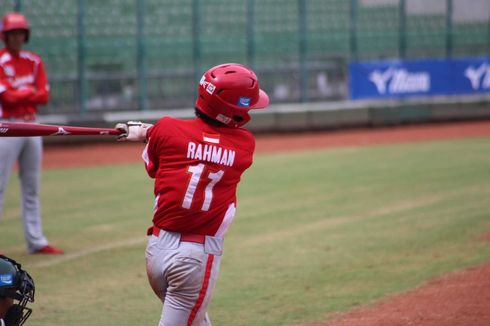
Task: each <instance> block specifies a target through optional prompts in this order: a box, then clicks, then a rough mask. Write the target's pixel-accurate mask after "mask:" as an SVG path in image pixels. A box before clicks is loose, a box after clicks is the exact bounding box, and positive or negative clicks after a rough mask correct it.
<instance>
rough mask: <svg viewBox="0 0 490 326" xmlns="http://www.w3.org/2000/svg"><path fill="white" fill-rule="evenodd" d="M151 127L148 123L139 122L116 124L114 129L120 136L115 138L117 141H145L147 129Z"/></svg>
mask: <svg viewBox="0 0 490 326" xmlns="http://www.w3.org/2000/svg"><path fill="white" fill-rule="evenodd" d="M150 127H153V125H152V124H150V123H143V122H141V121H128V122H127V123H118V124H116V127H115V128H116V129H118V130H121V131H122V134H120V135H119V136H118V137H117V140H118V141H146V133H147V132H148V129H149V128H150Z"/></svg>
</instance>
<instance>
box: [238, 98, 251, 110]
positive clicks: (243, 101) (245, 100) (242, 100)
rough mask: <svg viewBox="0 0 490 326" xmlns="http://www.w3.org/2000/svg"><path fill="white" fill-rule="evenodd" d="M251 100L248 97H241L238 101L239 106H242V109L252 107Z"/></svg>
mask: <svg viewBox="0 0 490 326" xmlns="http://www.w3.org/2000/svg"><path fill="white" fill-rule="evenodd" d="M250 100H251V98H250V97H247V96H241V97H240V98H239V99H238V103H237V105H238V106H240V107H243V108H248V107H250Z"/></svg>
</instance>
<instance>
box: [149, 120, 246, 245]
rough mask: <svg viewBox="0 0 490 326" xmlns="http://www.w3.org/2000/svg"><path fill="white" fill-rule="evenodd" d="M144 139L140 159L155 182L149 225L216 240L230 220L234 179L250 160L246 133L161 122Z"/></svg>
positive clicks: (194, 123)
mask: <svg viewBox="0 0 490 326" xmlns="http://www.w3.org/2000/svg"><path fill="white" fill-rule="evenodd" d="M147 139H148V144H147V146H146V148H145V150H144V152H143V159H144V161H145V166H146V170H147V172H148V175H149V176H150V177H152V178H155V188H154V193H155V207H154V215H153V225H155V226H156V227H158V228H160V229H164V230H167V231H173V232H180V233H194V234H203V235H210V236H219V237H222V236H223V235H224V233H225V232H226V230H227V229H228V227H229V225H230V224H231V222H232V220H233V217H234V215H235V207H236V189H237V186H238V183H239V182H240V177H241V175H242V173H243V172H244V171H245V170H246V169H247V168H248V167H250V165H251V164H252V161H253V152H254V149H255V139H254V137H253V135H252V133H251V132H250V131H248V130H246V129H243V128H229V127H215V126H211V125H208V124H207V123H205V122H204V121H202V120H201V119H199V118H196V119H194V120H180V119H175V118H170V117H164V118H162V119H160V120H159V121H158V122H157V123H156V124H155V125H154V126H153V127H151V128H150V129H149V130H148V134H147Z"/></svg>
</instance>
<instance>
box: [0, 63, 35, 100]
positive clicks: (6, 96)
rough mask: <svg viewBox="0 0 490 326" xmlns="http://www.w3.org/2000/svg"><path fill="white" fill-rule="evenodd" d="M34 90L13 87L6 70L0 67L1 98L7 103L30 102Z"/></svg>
mask: <svg viewBox="0 0 490 326" xmlns="http://www.w3.org/2000/svg"><path fill="white" fill-rule="evenodd" d="M33 95H34V92H33V90H32V89H27V88H25V89H20V90H18V89H13V88H12V87H11V86H10V82H9V81H8V79H7V76H5V72H4V70H3V69H2V68H0V100H1V101H2V103H5V104H7V105H19V104H20V105H22V104H29V103H30V100H31V98H32V97H33Z"/></svg>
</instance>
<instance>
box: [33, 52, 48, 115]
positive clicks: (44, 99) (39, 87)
mask: <svg viewBox="0 0 490 326" xmlns="http://www.w3.org/2000/svg"><path fill="white" fill-rule="evenodd" d="M35 85H36V92H35V93H34V95H33V96H32V98H30V99H29V100H30V102H31V103H30V104H33V105H43V104H46V103H48V100H49V85H48V76H47V74H46V70H45V69H44V63H43V62H42V60H41V61H40V62H39V65H38V67H37V75H36V81H35Z"/></svg>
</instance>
